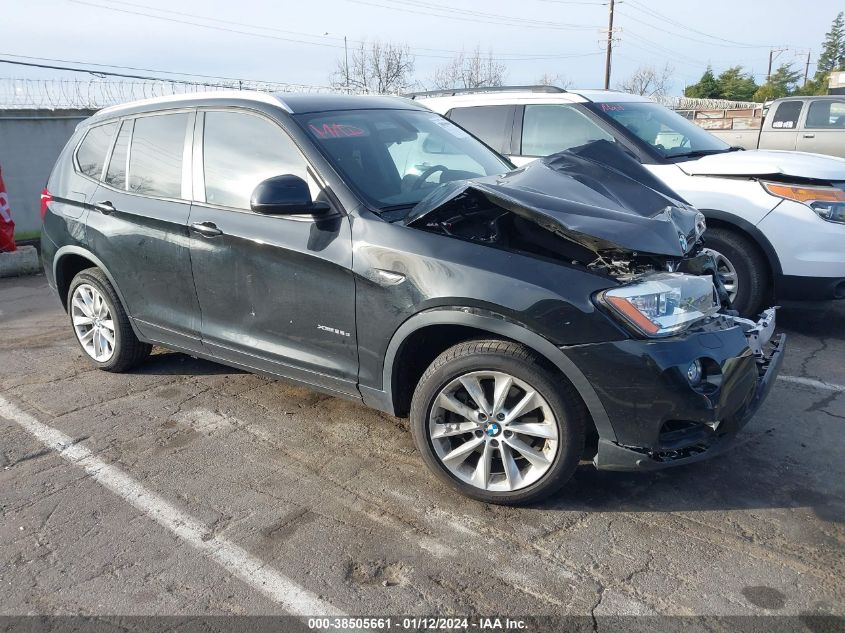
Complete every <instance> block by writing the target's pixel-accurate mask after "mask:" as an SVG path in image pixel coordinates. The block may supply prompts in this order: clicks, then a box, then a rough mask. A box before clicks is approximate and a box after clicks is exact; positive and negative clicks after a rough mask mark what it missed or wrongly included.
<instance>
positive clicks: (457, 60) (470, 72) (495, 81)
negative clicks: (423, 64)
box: [432, 46, 507, 89]
mask: <svg viewBox="0 0 845 633" xmlns="http://www.w3.org/2000/svg"><path fill="white" fill-rule="evenodd" d="M506 73H507V67H506V66H505V65H504V64H502V63H500V62H497V61H496V60H495V59H493V53H492V52H488V53H487V55H486V57H485V56H483V55H482V54H481V49H480V48H479V47H478V46H476V47H475V50H474V51H473V52H471V53H464V52H463V51H462V52H460V53H458V54H457V55H456V56H455V57H454V58H453V59H452V60H451V61H450V62H449V63H447V64H445V65H443V66H440V67H439V68H437V69H436V70H435V71H434V77H433V79H432V81H433V82H434V86H435V87H436V88H440V89H448V88H480V87H482V86H501V85H502V84H503V83H504V81H505V74H506Z"/></svg>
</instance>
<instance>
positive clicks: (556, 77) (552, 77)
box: [534, 72, 572, 88]
mask: <svg viewBox="0 0 845 633" xmlns="http://www.w3.org/2000/svg"><path fill="white" fill-rule="evenodd" d="M534 83H535V84H537V85H538V86H557V87H558V88H569V87H570V86H572V82H571V81H569V80H568V79H567V78H566V77H564V76H563V75H561V74H560V73H550V72H545V73H543V74H542V75H540V77H539V79H537V81H536V82H534Z"/></svg>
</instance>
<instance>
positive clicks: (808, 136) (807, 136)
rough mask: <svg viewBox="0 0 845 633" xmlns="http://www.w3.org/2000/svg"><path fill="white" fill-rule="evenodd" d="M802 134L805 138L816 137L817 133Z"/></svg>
mask: <svg viewBox="0 0 845 633" xmlns="http://www.w3.org/2000/svg"><path fill="white" fill-rule="evenodd" d="M801 136H803V137H804V138H816V135H815V134H802V135H801Z"/></svg>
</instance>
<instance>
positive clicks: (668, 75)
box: [617, 63, 675, 97]
mask: <svg viewBox="0 0 845 633" xmlns="http://www.w3.org/2000/svg"><path fill="white" fill-rule="evenodd" d="M674 72H675V69H674V68H673V67H672V66H671V65H670V64H668V63H667V64H666V65H665V66H663V68H662V69H657V68H655V67H654V66H640V67H639V68H637V70H636V71H635V72H634V74H633V75H631V76H630V77H628V79H625V80H624V81H621V82H619V84H618V85H617V88H619V90H622V91H624V92H630V93H633V94H637V95H644V96H646V97H662V96H664V95H665V94H666V92H667V91H668V90H669V86H670V85H671V83H672V74H673V73H674Z"/></svg>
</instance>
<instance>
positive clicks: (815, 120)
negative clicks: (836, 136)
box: [807, 99, 845, 130]
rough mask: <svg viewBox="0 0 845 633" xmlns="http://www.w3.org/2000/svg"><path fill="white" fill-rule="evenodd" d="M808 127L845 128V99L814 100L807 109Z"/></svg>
mask: <svg viewBox="0 0 845 633" xmlns="http://www.w3.org/2000/svg"><path fill="white" fill-rule="evenodd" d="M807 127H809V128H830V129H836V130H845V101H828V100H822V99H820V100H818V101H813V102H812V103H811V104H810V109H809V110H808V111H807Z"/></svg>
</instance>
